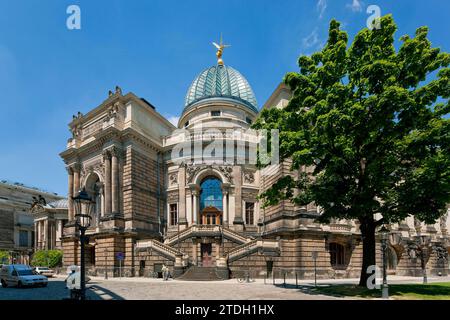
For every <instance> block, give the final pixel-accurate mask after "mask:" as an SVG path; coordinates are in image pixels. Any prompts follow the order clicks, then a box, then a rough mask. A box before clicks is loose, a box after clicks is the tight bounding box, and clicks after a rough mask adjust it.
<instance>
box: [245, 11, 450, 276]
mask: <svg viewBox="0 0 450 320" xmlns="http://www.w3.org/2000/svg"><path fill="white" fill-rule="evenodd" d="M380 26H381V28H380V29H373V30H369V29H367V28H365V29H362V30H361V31H360V32H359V33H358V34H357V35H356V36H355V38H354V40H353V42H352V43H351V44H350V45H349V43H348V35H347V33H346V32H344V31H342V30H341V29H340V24H339V22H337V21H335V20H332V21H331V22H330V26H329V37H328V41H327V43H326V45H325V46H324V48H323V49H322V50H321V51H319V52H316V53H314V54H312V55H311V56H301V57H300V58H299V60H298V64H299V67H300V70H299V72H290V73H288V74H286V76H285V79H284V81H285V83H286V84H287V85H288V86H289V87H290V89H291V91H292V94H293V95H292V98H291V100H290V101H289V103H288V105H287V106H286V107H285V108H282V109H278V108H270V109H265V110H263V111H262V112H261V115H260V117H259V118H258V119H257V121H256V122H255V124H254V126H253V127H254V128H255V129H275V128H278V129H279V130H280V133H279V141H280V147H279V154H280V158H281V159H285V158H291V159H292V170H300V172H301V174H299V177H298V178H294V177H292V176H285V177H283V178H281V179H280V180H278V182H277V183H275V184H274V185H273V186H272V187H271V188H270V189H269V190H267V192H265V193H264V194H263V195H262V198H263V200H264V201H265V205H272V204H275V203H277V202H278V201H280V200H283V199H290V200H292V201H293V202H294V203H296V204H301V205H305V204H307V203H310V202H313V201H314V202H315V203H316V204H317V205H319V206H320V207H321V208H322V209H323V214H322V215H321V217H320V220H321V221H323V222H327V221H329V219H330V218H338V219H357V220H358V221H359V223H360V229H361V233H362V234H363V238H364V237H365V238H366V239H367V241H368V243H366V244H365V245H363V250H364V253H363V255H364V258H363V260H364V261H363V268H365V267H367V266H368V264H375V244H374V243H375V241H374V240H375V238H374V233H375V229H376V227H378V226H379V225H380V224H383V223H393V222H398V221H401V220H403V219H405V218H406V217H407V216H409V215H414V216H415V217H416V218H417V219H419V220H421V221H424V222H426V223H434V222H435V220H436V219H437V218H439V217H440V216H441V215H442V214H443V213H444V211H445V207H446V204H447V203H449V202H450V120H449V118H448V115H449V113H450V104H449V95H450V85H449V79H450V69H449V68H448V65H449V63H450V54H448V53H446V52H441V50H440V49H439V48H433V47H432V46H431V43H430V41H429V40H428V38H427V36H428V28H427V27H420V28H418V29H417V30H416V33H415V36H414V37H409V36H407V35H405V36H403V37H401V38H400V40H401V44H400V46H399V48H398V50H397V49H396V48H395V46H394V43H395V38H394V34H395V32H396V30H397V26H396V24H395V22H394V20H393V18H392V16H391V15H387V16H384V17H382V18H381V21H380ZM305 166H308V167H309V166H311V167H313V168H314V170H313V173H312V174H306V173H305V172H304V170H301V169H302V168H304V167H305ZM294 190H296V192H294ZM376 213H380V214H382V217H383V218H382V219H379V220H375V218H374V214H376Z"/></svg>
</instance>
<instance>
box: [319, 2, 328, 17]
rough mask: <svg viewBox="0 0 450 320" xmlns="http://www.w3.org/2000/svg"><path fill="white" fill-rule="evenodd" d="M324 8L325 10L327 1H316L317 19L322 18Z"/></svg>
mask: <svg viewBox="0 0 450 320" xmlns="http://www.w3.org/2000/svg"><path fill="white" fill-rule="evenodd" d="M326 8H327V0H318V1H317V11H319V18H322V16H323V13H324V12H325V9H326Z"/></svg>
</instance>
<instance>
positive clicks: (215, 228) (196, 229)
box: [164, 225, 252, 246]
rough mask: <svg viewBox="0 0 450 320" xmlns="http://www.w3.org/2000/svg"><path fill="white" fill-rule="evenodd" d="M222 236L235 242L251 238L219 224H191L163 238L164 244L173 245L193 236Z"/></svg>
mask: <svg viewBox="0 0 450 320" xmlns="http://www.w3.org/2000/svg"><path fill="white" fill-rule="evenodd" d="M222 235H223V236H224V237H225V238H228V239H229V240H231V241H235V242H237V243H248V242H250V241H251V240H252V239H251V238H246V237H244V236H242V235H240V234H239V233H237V232H234V231H232V230H230V229H228V228H224V227H222V226H220V225H196V226H191V227H189V228H187V229H185V230H183V231H180V232H179V233H177V234H175V235H173V236H171V237H169V238H167V239H165V240H164V244H166V245H169V246H173V245H174V244H176V243H178V242H179V241H183V240H185V239H187V238H189V237H193V236H200V237H201V236H222Z"/></svg>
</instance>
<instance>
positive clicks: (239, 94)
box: [183, 65, 258, 112]
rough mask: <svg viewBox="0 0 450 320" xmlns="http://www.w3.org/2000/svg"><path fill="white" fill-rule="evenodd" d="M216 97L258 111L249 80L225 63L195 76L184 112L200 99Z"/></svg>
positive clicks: (187, 95)
mask: <svg viewBox="0 0 450 320" xmlns="http://www.w3.org/2000/svg"><path fill="white" fill-rule="evenodd" d="M214 98H222V99H231V100H235V101H238V102H240V103H241V104H243V105H245V106H246V107H248V108H249V109H251V110H252V111H254V112H258V108H257V104H256V98H255V94H254V93H253V90H252V88H251V87H250V85H249V84H248V81H247V80H246V79H245V78H244V77H243V76H242V75H241V74H240V73H239V71H237V70H235V69H233V68H231V67H228V66H225V65H217V66H212V67H210V68H208V69H205V70H204V71H203V72H201V73H200V74H199V75H198V76H197V78H195V80H194V81H193V82H192V84H191V86H190V87H189V90H188V92H187V94H186V101H185V105H184V110H183V112H185V111H186V110H188V109H189V107H190V106H192V105H193V104H195V103H196V102H198V101H201V100H205V99H214Z"/></svg>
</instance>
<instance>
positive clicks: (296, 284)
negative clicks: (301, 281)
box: [295, 271, 298, 289]
mask: <svg viewBox="0 0 450 320" xmlns="http://www.w3.org/2000/svg"><path fill="white" fill-rule="evenodd" d="M295 287H296V288H297V289H298V277H297V271H296V272H295Z"/></svg>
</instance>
